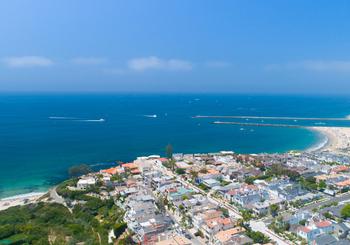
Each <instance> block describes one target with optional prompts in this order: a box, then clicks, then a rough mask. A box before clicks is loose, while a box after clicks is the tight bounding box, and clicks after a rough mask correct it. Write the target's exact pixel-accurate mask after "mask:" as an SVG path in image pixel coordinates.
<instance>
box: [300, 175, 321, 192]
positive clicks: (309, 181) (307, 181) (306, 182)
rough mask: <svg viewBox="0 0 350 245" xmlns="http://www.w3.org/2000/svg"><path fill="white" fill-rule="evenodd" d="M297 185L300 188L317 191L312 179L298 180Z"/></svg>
mask: <svg viewBox="0 0 350 245" xmlns="http://www.w3.org/2000/svg"><path fill="white" fill-rule="evenodd" d="M299 183H300V184H301V186H302V187H304V188H305V189H307V190H310V191H315V190H317V189H318V185H317V183H316V179H315V178H314V177H308V178H300V179H299Z"/></svg>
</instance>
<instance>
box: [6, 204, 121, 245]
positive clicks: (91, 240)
mask: <svg viewBox="0 0 350 245" xmlns="http://www.w3.org/2000/svg"><path fill="white" fill-rule="evenodd" d="M122 217H123V211H122V210H120V209H119V208H118V207H116V206H115V205H114V203H113V201H112V200H111V201H101V200H100V199H97V198H91V199H90V200H88V201H87V202H86V203H85V204H82V205H76V206H75V208H74V209H73V210H72V212H70V211H69V210H68V209H67V208H66V207H64V206H63V205H60V204H56V203H39V204H30V205H26V206H17V207H12V208H9V209H7V210H4V211H2V212H0V244H1V242H2V239H3V241H6V242H7V243H8V244H76V243H77V242H82V241H84V242H85V244H107V238H108V232H109V231H110V230H111V229H116V230H117V234H121V233H123V231H124V230H125V228H126V227H125V224H124V223H123V222H122Z"/></svg>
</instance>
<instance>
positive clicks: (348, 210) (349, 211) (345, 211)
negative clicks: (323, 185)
mask: <svg viewBox="0 0 350 245" xmlns="http://www.w3.org/2000/svg"><path fill="white" fill-rule="evenodd" d="M340 214H341V216H342V217H343V218H345V219H346V218H350V204H346V205H345V206H344V207H343V208H342V210H341V211H340Z"/></svg>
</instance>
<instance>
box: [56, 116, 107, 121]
mask: <svg viewBox="0 0 350 245" xmlns="http://www.w3.org/2000/svg"><path fill="white" fill-rule="evenodd" d="M49 119H51V120H62V121H63V120H65V121H75V122H105V121H106V120H105V119H104V118H100V119H83V118H78V117H49Z"/></svg>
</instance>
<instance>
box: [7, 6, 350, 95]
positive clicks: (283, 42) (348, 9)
mask: <svg viewBox="0 0 350 245" xmlns="http://www.w3.org/2000/svg"><path fill="white" fill-rule="evenodd" d="M349 13H350V2H349V1H345V0H344V1H341V0H339V1H322V0H318V1H311V0H306V1H305V0H303V1H301V0H300V1H299V0H290V1H287V0H286V1H273V0H268V1H261V0H256V1H254V0H252V1H245V0H241V1H235V0H226V1H224V0H222V1H205V0H191V1H188V0H174V1H164V0H159V1H155V0H147V1H132V0H125V1H117V0H111V1H107V0H106V1H97V0H96V1H91V0H81V1H79V0H76V1H71V0H57V1H53V0H48V1H39V0H38V1H33V0H32V1H31V0H27V1H20V0H8V1H7V0H4V1H1V3H0V91H54V92H76V91H84V92H103V91H108V92H114V91H115V92H201V93H202V92H203V93H208V92H232V93H246V92H248V93H350V31H349V30H350V14H349Z"/></svg>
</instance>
